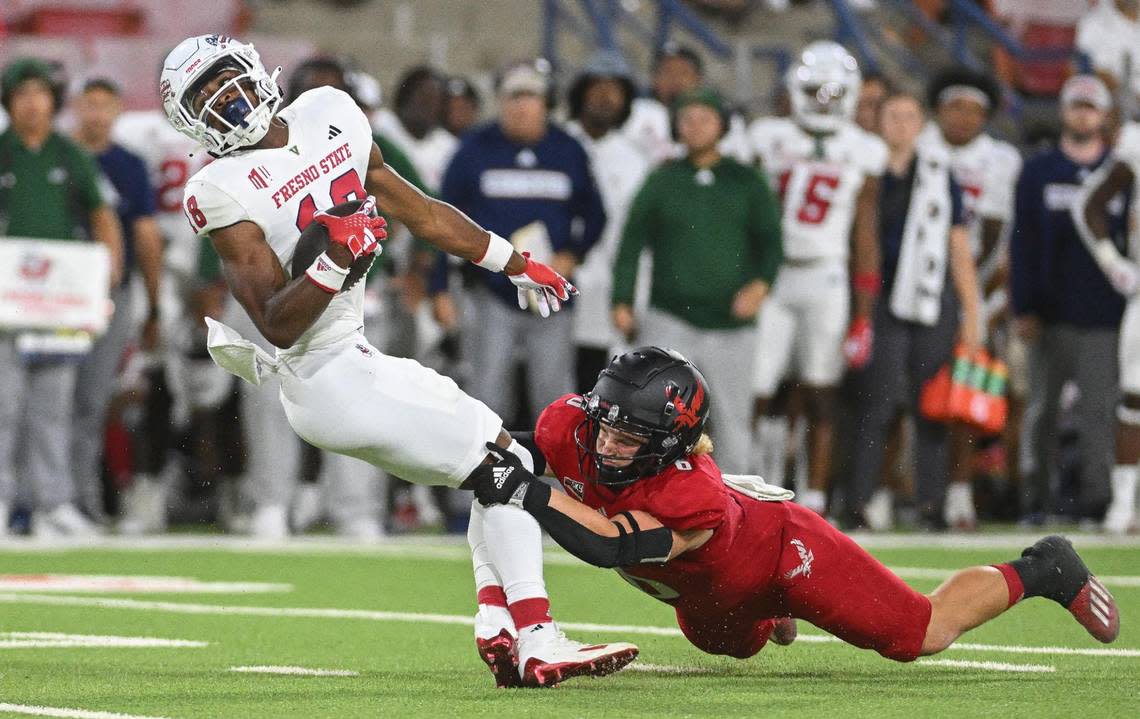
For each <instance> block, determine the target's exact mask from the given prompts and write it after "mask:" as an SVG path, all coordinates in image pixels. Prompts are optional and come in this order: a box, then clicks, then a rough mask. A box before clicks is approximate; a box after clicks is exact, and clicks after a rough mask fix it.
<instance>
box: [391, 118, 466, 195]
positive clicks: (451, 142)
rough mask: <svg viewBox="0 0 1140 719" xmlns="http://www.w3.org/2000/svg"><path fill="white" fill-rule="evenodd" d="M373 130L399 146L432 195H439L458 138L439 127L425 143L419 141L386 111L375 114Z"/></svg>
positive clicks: (457, 145) (426, 136) (398, 119)
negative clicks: (433, 193)
mask: <svg viewBox="0 0 1140 719" xmlns="http://www.w3.org/2000/svg"><path fill="white" fill-rule="evenodd" d="M373 129H374V130H375V131H376V134H378V135H383V136H384V137H385V138H386V139H388V140H391V141H392V142H394V143H396V144H397V145H398V146H399V147H400V149H401V150H403V151H404V152H405V153H406V154H407V155H408V159H409V160H411V161H412V165H414V166H415V168H416V172H418V173H420V179H422V180H423V181H424V184H425V185H427V189H428V190H429V191H430V192H435V193H438V192H439V188H440V185H442V184H443V175H444V173H445V172H447V166H448V165H450V164H451V158H452V156H454V155H455V151H456V150H458V149H459V140H458V139H457V138H456V137H455V135H452V134H451V133H450V132H448V131H447V130H444V129H443V128H442V127H436V128H432V130H431V131H430V132H428V134H426V135H424V137H423V139H417V138H416V137H414V136H413V135H412V134H411V133H410V132H408V131H407V130H406V129H404V125H403V124H402V123H401V122H400V118H398V117H396V114H395V113H394V112H392V111H391V110H387V109H384V110H380V111H379V112H377V113H376V116H375V123H374V125H373Z"/></svg>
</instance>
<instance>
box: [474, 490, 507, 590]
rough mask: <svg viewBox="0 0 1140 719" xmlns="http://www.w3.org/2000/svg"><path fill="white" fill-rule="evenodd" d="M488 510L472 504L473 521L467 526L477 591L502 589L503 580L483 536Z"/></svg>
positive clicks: (475, 503)
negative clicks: (491, 588)
mask: <svg viewBox="0 0 1140 719" xmlns="http://www.w3.org/2000/svg"><path fill="white" fill-rule="evenodd" d="M486 511H487V510H486V508H485V507H483V505H481V504H479V502H478V501H472V502H471V521H470V522H469V523H468V524H467V544H468V546H470V547H471V565H472V568H473V569H474V570H475V589H476V591H478V590H480V589H484V588H485V587H501V586H503V580H502V579H500V578H499V575H498V573H497V572H496V571H495V565H494V563H492V561H491V553H490V552H488V551H487V540H486V538H485V537H484V536H483V522H484V515H485V513H486Z"/></svg>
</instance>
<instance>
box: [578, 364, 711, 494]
mask: <svg viewBox="0 0 1140 719" xmlns="http://www.w3.org/2000/svg"><path fill="white" fill-rule="evenodd" d="M583 400H584V402H585V411H586V419H585V420H583V421H582V423H581V424H580V425H579V426H578V428H577V429H576V430H575V432H574V441H575V443H576V444H577V446H578V461H579V464H580V465H581V466H582V469H583V474H584V475H585V476H592V477H594V478H595V479H596V481H597V482H599V483H600V484H604V485H607V486H610V487H624V486H626V485H629V484H632V483H633V482H636V481H637V480H639V479H641V478H642V477H648V476H652V475H654V474H657V473H658V472H660V471H661V470H662V469H664V468H665V467H667V466H669V465H670V464H672V463H673V462H675V461H677V460H678V459H681V458H682V457H684V456H685V455H687V454H689V453H690V452H691V451H692V450H693V448H694V447H695V446H696V444H697V441H698V440H699V439H700V438H701V433H702V432H703V431H704V428H705V422H706V421H707V420H708V416H709V407H710V403H711V401H712V399H711V397H710V395H709V386H708V383H707V382H706V381H705V378H704V377H703V376H702V375H701V373H700V372H699V371H698V370H697V368H696V367H694V366H693V363H692V362H690V361H688V360H687V359H685V358H684V357H683V356H682V355H681V353H680V352H677V351H675V350H668V349H661V348H660V347H640V348H638V349H635V350H633V351H631V352H626V353H625V354H623V355H619V356H617V357H615V358H614V359H613V360H612V361H611V362H610V364H609V366H608V367H606V368H605V369H604V370H602V373H601V374H600V375H598V381H597V383H595V384H594V388H593V389H592V390H590V391H589V392H587V393H586V395H585V396H584V397H583ZM603 424H605V425H607V426H609V427H613V428H614V429H617V430H620V431H622V432H628V433H630V434H633V435H637V436H639V437H644V438H645V439H646V442H645V444H644V445H642V446H641V448H640V449H638V451H637V453H636V454H635V455H634V456H633V461H632V462H630V463H629V464H627V465H626V466H624V467H614V466H611V465H608V464H606V460H607V459H609V460H613V459H625V457H621V458H617V457H610V456H605V455H600V454H598V451H597V442H598V431H599V429H600V428H601V425H603Z"/></svg>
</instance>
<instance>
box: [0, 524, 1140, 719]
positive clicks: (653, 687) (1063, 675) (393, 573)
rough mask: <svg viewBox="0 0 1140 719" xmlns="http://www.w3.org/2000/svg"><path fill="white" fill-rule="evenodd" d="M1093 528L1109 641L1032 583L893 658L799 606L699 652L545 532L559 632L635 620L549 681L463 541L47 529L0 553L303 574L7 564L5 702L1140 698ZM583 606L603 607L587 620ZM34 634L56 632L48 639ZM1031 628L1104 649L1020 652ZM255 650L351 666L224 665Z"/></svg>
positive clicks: (1039, 707) (851, 703) (1119, 589)
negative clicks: (328, 672)
mask: <svg viewBox="0 0 1140 719" xmlns="http://www.w3.org/2000/svg"><path fill="white" fill-rule="evenodd" d="M913 539H914V541H917V542H922V541H926V540H922V539H921V538H913ZM179 541H182V540H179ZM191 541H198V542H200V543H204V542H205V541H206V540H191ZM218 541H221V540H218ZM1004 541H1005V540H1003V539H1002V538H1000V537H985V538H983V542H984V546H975V547H974V548H970V549H964V548H938V547H930V546H925V547H922V546H918V547H916V546H913V542H911V543H909V544H911V545H912V546H901V547H892V548H873V549H872V551H873V552H874V553H875V554H876V555H877V556H879V557H880V558H881V559H883V560H884V561H885V562H886V563H887V564H888V565H890V566H892V567H894V568H897V569H898V571H899V572H900V574H902V575H903V576H904V578H906V579H907V580H908V581H909V582H911V583H912V584H913V585H915V586H916V587H918V588H920V589H922V590H929V589H932V588H933V587H934V586H935V585H936V584H937V583H938V575H939V572H938V571H937V570H949V569H953V568H957V567H960V566H965V565H968V564H980V563H989V562H994V561H1000V560H1003V559H1008V558H1010V557H1012V556H1014V555H1015V551H1014V549H1015V546H1014V544H1016V543H1017V542H1018V541H1020V540H1018V539H1012V540H1010V543H1008V544H1006V545H1005V546H997V545H1001V544H1002V543H1003V542H1004ZM1094 541H1098V540H1092V539H1090V540H1088V541H1087V542H1086V544H1085V545H1082V540H1081V539H1080V538H1079V537H1078V538H1076V540H1075V544H1076V546H1077V548H1078V550H1081V551H1082V554H1083V555H1084V556H1085V558H1086V559H1087V561H1088V562H1089V564H1090V565H1091V566H1092V567H1093V569H1094V571H1096V572H1097V573H1098V574H1100V575H1101V576H1102V577H1107V579H1106V581H1105V584H1106V585H1108V587H1109V589H1110V590H1112V592H1113V593H1114V595H1115V596H1116V599H1117V601H1118V603H1119V604H1120V610H1121V615H1122V624H1123V630H1122V632H1121V635H1120V638H1119V640H1118V641H1117V642H1116V643H1115V644H1113V645H1111V646H1110V647H1109V648H1110V649H1111V650H1112V653H1107V652H1104V651H1103V650H1104V649H1105V645H1101V644H1098V643H1096V642H1095V641H1094V640H1093V639H1092V638H1091V637H1089V636H1088V635H1087V634H1086V633H1085V632H1084V630H1083V629H1081V628H1080V627H1079V626H1078V625H1077V624H1076V623H1075V622H1074V621H1072V620H1071V618H1070V617H1069V615H1068V614H1067V613H1066V612H1064V611H1063V610H1062V609H1060V608H1059V607H1057V606H1056V605H1054V604H1052V603H1050V602H1047V601H1045V600H1032V601H1029V602H1027V603H1025V604H1022V605H1021V606H1018V607H1016V608H1015V609H1014V610H1012V611H1011V612H1009V613H1008V614H1006V615H1004V616H1002V617H1000V618H999V619H998V620H996V621H995V622H993V623H991V624H990V625H987V626H985V627H982V628H980V629H978V630H975V631H974V632H971V633H970V634H968V635H966V636H965V637H964V638H963V640H962V641H963V642H966V643H968V646H967V648H961V649H951V650H949V651H947V652H945V653H943V654H942V655H940V656H939V657H938V659H948V660H955V661H964V662H990V663H994V664H995V665H996V666H992V667H988V668H978V667H962V666H946V665H938V664H923V663H922V662H921V661H920V662H919V663H915V664H910V665H901V664H896V663H893V662H890V661H887V660H884V659H881V658H879V657H878V656H877V655H875V654H873V653H871V652H867V651H861V650H857V649H854V648H852V647H847V646H844V645H841V644H838V643H834V642H828V641H824V640H822V638H821V633H820V632H819V631H818V630H816V629H814V628H813V627H810V626H808V625H806V624H804V623H802V622H801V624H800V640H799V641H797V643H796V644H795V645H793V646H791V647H779V646H775V645H772V644H769V646H768V647H766V648H765V649H764V651H762V652H761V653H760V655H758V656H757V657H754V658H753V659H751V660H748V661H737V660H731V659H722V658H718V657H712V656H708V655H705V654H702V653H701V652H699V651H698V650H696V649H694V648H692V647H690V646H689V644H688V643H687V642H686V641H685V640H684V639H683V638H681V637H680V636H678V635H677V633H676V631H675V625H674V624H673V621H672V612H671V610H670V608H669V607H668V606H666V605H664V604H660V603H658V602H656V601H654V600H652V599H650V598H649V597H647V596H644V595H642V594H640V593H639V592H637V591H635V590H634V589H633V588H632V587H630V586H628V585H627V584H626V583H625V582H623V581H622V580H621V579H620V578H619V577H617V576H616V575H614V574H613V573H612V572H607V571H604V570H599V569H593V568H589V567H586V566H584V565H580V564H576V563H575V562H574V560H573V559H572V558H570V557H568V556H567V555H565V554H562V553H560V552H557V551H550V552H548V559H549V560H550V562H549V564H548V568H547V581H548V585H549V589H550V592H551V596H552V598H553V602H554V613H555V618H556V619H557V620H559V621H560V622H562V623H563V624H564V625H569V627H567V629H568V632H567V633H568V634H570V635H571V636H573V637H575V638H579V639H584V640H591V641H592V640H604V639H625V640H628V641H633V642H635V643H637V644H638V645H639V646H640V647H641V657H640V659H639V660H638V662H637V663H635V664H634V665H632V666H631V667H630V668H629V669H627V670H625V671H623V672H621V673H620V674H617V675H614V676H611V677H607V678H604V679H574V680H570V681H568V682H567V683H565V684H564V685H562V686H561V687H559V688H556V689H553V690H496V689H495V688H494V685H493V683H492V681H491V677H490V674H489V673H488V672H487V671H486V669H485V667H484V666H483V665H482V664H481V663H480V662H479V660H478V659H477V657H476V655H475V651H474V645H473V642H472V639H471V628H470V626H469V619H470V616H471V615H472V613H473V610H474V600H473V596H472V594H473V590H472V588H471V577H470V567H469V561H468V559H467V553H466V547H465V545H459V544H448V543H439V542H435V543H429V542H424V541H421V542H414V541H413V542H411V543H409V542H400V543H393V544H391V545H384V546H381V547H378V548H371V549H361V550H354V549H351V548H337V547H331V546H326V545H323V544H305V545H301V547H300V548H296V547H294V548H289V549H282V548H263V549H254V548H251V547H249V546H237V545H225V546H223V547H214V548H208V547H203V546H195V547H186V546H184V545H179V544H171V546H163V547H158V548H144V547H140V546H138V545H137V544H136V545H135V546H133V547H131V548H125V549H124V548H113V547H112V548H108V547H105V546H100V547H93V548H85V549H74V548H71V549H54V550H32V549H30V548H29V546H30V545H20V544H9V545H0V575H25V574H26V575H39V574H68V575H73V574H81V575H129V576H138V575H147V576H163V577H184V578H193V579H196V580H199V581H201V582H236V583H243V584H248V583H260V582H265V583H273V584H276V585H291V589H290V587H289V586H276V587H268V589H273V590H276V591H264V592H259V593H231V592H228V591H226V592H221V593H205V592H203V591H201V589H200V588H199V589H195V588H194V587H189V588H187V589H190V590H193V591H191V592H189V593H187V592H162V593H153V592H141V591H129V592H122V591H120V592H117V593H93V592H90V591H86V592H84V591H77V590H74V589H69V590H67V591H51V592H49V591H43V590H33V589H28V588H22V589H21V588H12V587H6V588H5V587H4V586H3V584H2V583H0V716H4V717H6V716H21V715H28V713H29V712H31V711H38V710H37V709H35V708H37V707H51V708H67V709H74V710H83V711H81V712H79V713H73V714H66V713H44V714H41V715H46V716H75V717H91V718H92V719H95V718H96V717H101V718H105V719H111V718H112V717H118V716H120V715H129V716H143V717H170V718H181V717H186V718H191V717H240V718H243V719H244V718H246V717H249V718H254V717H267V718H268V717H275V718H276V717H363V716H385V717H388V716H391V717H403V716H432V717H436V716H501V717H523V716H525V717H530V716H567V717H594V716H597V717H602V716H606V717H628V716H644V717H660V716H694V717H697V716H715V717H723V716H763V717H784V716H789V717H791V716H796V717H812V716H874V717H882V718H886V717H927V716H930V717H934V716H949V717H954V719H960V718H962V717H982V716H985V717H992V716H1014V717H1022V716H1023V717H1088V719H1093V718H1094V717H1095V718H1096V719H1101V718H1104V717H1135V716H1140V630H1138V629H1137V624H1136V623H1135V621H1136V620H1135V619H1134V617H1137V616H1140V576H1138V575H1140V543H1137V542H1136V541H1135V540H1133V541H1131V542H1124V543H1121V544H1118V545H1115V546H1114V545H1111V544H1109V545H1104V544H1099V545H1098V546H1091V545H1092V544H1093V542H1094ZM901 543H902V544H904V545H906V544H908V542H907V541H906V540H905V539H904V540H901ZM876 546H881V545H876ZM117 588H118V589H125V587H117ZM232 588H234V589H237V588H245V589H248V588H249V587H232ZM221 589H227V588H226V587H222V588H221ZM279 610H285V611H279ZM314 610H327V611H314ZM343 610H349V611H343ZM464 622H468V623H464ZM583 623H590V624H595V625H611V626H601V627H587V628H580V627H575V625H576V624H583ZM612 625H624V626H618V627H613V626H612ZM658 628H664V631H661V630H660V629H658ZM47 633H50V634H47ZM56 635H83V636H84V637H90V636H98V637H132V638H145V637H149V638H161V639H172V640H184V641H188V642H196V643H199V644H198V645H194V646H180V647H101V646H75V645H76V644H77V643H83V642H97V641H101V640H92V639H83V638H82V637H78V636H70V637H62V636H56ZM44 642H47V643H55V644H56V645H55V646H47V647H42V646H39V644H42V643H44ZM32 645H34V646H32ZM1027 647H1028V648H1035V647H1036V648H1040V647H1067V648H1072V649H1077V650H1081V651H1084V650H1094V651H1097V652H1099V653H1088V654H1085V653H1061V652H1056V651H1047V652H1029V651H1027V650H1025V649H1024V648H1027ZM1116 650H1122V651H1116ZM265 665H272V666H295V667H306V668H320V669H337V670H349V671H351V672H355V673H357V675H356V676H346V677H341V676H338V677H325V676H274V675H262V674H252V673H235V672H232V671H230V668H231V667H238V666H265ZM639 665H640V670H638V667H639ZM999 669H1001V670H999ZM1010 669H1019V670H1021V671H1009V670H1010ZM9 705H16V706H15V707H11V706H9ZM5 707H8V708H17V709H19V711H20V712H23V713H22V714H21V713H18V712H17V713H10V712H8V711H6V710H5ZM85 712H86V713H85Z"/></svg>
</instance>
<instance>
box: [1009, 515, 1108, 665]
mask: <svg viewBox="0 0 1140 719" xmlns="http://www.w3.org/2000/svg"><path fill="white" fill-rule="evenodd" d="M1021 556H1022V557H1023V558H1027V559H1031V560H1034V564H1035V565H1036V566H1035V567H1034V570H1036V571H1035V574H1036V575H1037V579H1038V581H1040V583H1041V588H1040V591H1038V592H1037V594H1039V595H1040V596H1043V597H1048V598H1049V599H1052V600H1053V601H1055V602H1057V603H1058V604H1060V605H1061V606H1063V607H1065V608H1066V609H1068V610H1069V612H1070V613H1071V614H1072V615H1073V618H1075V619H1076V620H1077V622H1079V623H1080V625H1081V626H1082V627H1084V628H1085V629H1086V630H1087V631H1088V633H1089V634H1091V635H1093V637H1094V638H1096V640H1097V641H1100V642H1104V643H1105V644H1107V643H1109V642H1112V641H1114V640H1115V639H1116V637H1117V636H1118V635H1119V634H1120V611H1119V610H1118V609H1117V606H1116V600H1115V599H1113V598H1112V594H1110V593H1109V591H1108V590H1107V589H1105V587H1104V585H1103V584H1101V582H1100V580H1098V579H1097V578H1096V576H1095V575H1094V574H1093V573H1092V572H1090V571H1089V568H1088V567H1087V566H1086V565H1085V563H1084V561H1083V560H1082V559H1081V557H1080V555H1079V554H1077V550H1075V549H1073V545H1072V543H1071V542H1070V541H1069V540H1067V539H1065V538H1064V537H1061V536H1058V535H1055V534H1054V535H1051V536H1048V537H1045V538H1044V539H1042V540H1040V541H1039V542H1037V543H1036V544H1034V545H1033V546H1032V547H1030V548H1029V549H1026V550H1025V551H1024V552H1022V553H1021Z"/></svg>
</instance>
